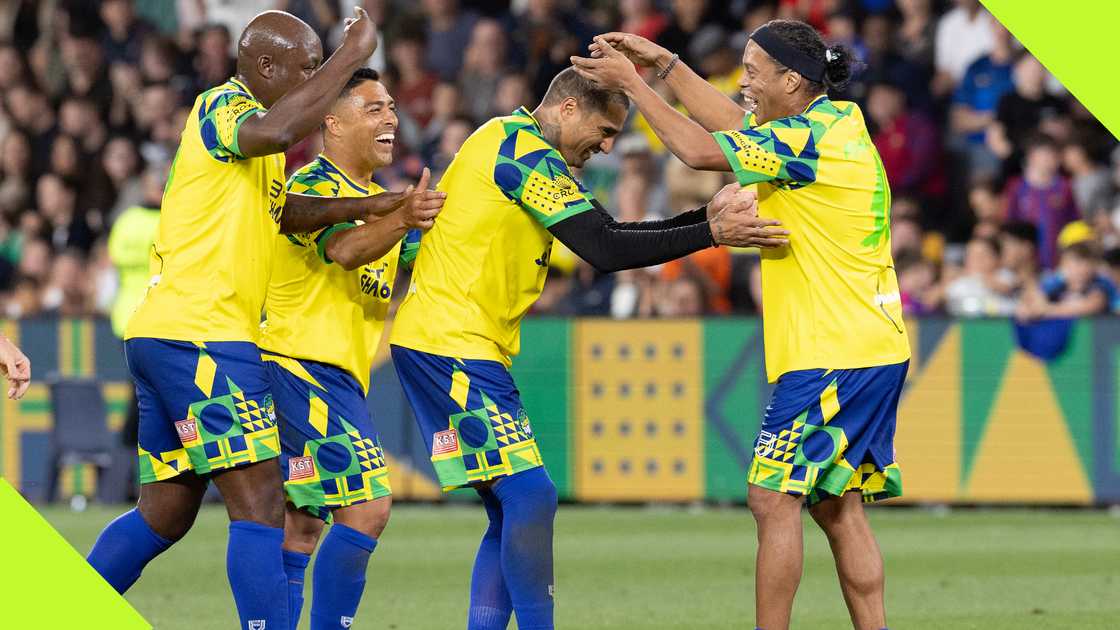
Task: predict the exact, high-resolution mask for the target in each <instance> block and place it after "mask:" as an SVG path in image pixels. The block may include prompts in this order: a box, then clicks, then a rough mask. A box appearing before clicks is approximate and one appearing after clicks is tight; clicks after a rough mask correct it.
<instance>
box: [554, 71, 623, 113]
mask: <svg viewBox="0 0 1120 630" xmlns="http://www.w3.org/2000/svg"><path fill="white" fill-rule="evenodd" d="M566 98H574V99H576V101H578V102H579V104H580V105H581V106H586V107H589V108H591V109H593V110H595V111H597V112H600V113H606V111H607V109H608V108H609V107H610V106H611V105H619V106H621V107H622V108H623V109H630V98H629V97H627V96H626V94H625V93H624V92H622V90H614V89H610V88H605V87H603V86H601V85H599V84H598V83H595V82H594V81H592V80H590V79H585V78H583V77H582V76H580V74H579V73H578V72H576V70H575V68H564V69H563V70H561V71H560V73H559V74H557V75H556V76H555V77H553V79H552V83H549V84H548V91H547V92H545V93H544V99H542V100H541V105H557V104H559V103H560V101H563V100H564V99H566Z"/></svg>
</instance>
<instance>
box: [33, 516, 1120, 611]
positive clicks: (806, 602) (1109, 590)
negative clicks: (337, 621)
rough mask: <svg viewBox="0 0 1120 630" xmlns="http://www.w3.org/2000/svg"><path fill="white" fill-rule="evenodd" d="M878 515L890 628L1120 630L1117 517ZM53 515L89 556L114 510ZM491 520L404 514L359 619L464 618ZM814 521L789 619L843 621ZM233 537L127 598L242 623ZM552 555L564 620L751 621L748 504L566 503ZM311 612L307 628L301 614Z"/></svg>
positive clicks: (195, 537)
mask: <svg viewBox="0 0 1120 630" xmlns="http://www.w3.org/2000/svg"><path fill="white" fill-rule="evenodd" d="M871 512H872V519H873V522H874V526H875V529H876V531H877V532H878V534H879V540H880V544H881V545H882V548H883V553H884V555H885V557H886V564H887V579H888V581H887V618H888V620H889V621H890V625H891V627H892V628H893V629H894V630H918V629H927V628H928V629H931V630H933V629H936V630H946V629H953V628H960V629H965V628H977V629H982V630H1002V629H1006V630H1011V629H1014V630H1024V629H1035V628H1040V629H1041V628H1053V629H1070V628H1078V629H1080V630H1087V629H1090V628H1102V629H1104V628H1120V518H1117V517H1116V516H1115V515H1110V514H1108V513H1106V512H1101V511H1095V512H1090V511H1045V510H1029V511H1028V510H987V511H977V510H955V511H952V512H949V513H944V514H942V513H935V512H932V511H929V510H918V509H907V508H875V509H873V510H872V511H871ZM43 513H44V515H45V516H46V517H47V519H48V520H50V521H51V523H53V524H54V526H55V527H57V528H58V529H59V530H60V531H61V532H62V534H63V535H64V536H66V538H67V539H68V540H70V541H71V542H72V543H73V544H74V546H75V547H77V549H78V550H79V551H80V552H82V553H83V554H84V553H85V552H86V551H88V549H89V547H90V545H91V544H92V542H93V540H94V538H95V537H96V536H97V533H98V531H99V530H100V529H101V527H102V526H103V525H104V524H105V523H106V522H107V521H108V520H109V519H110V518H112V517H113V516H115V515H116V514H117V513H118V510H116V509H108V508H104V507H95V508H91V509H90V510H89V511H87V512H84V513H80V514H79V513H73V512H70V511H68V510H66V509H64V508H46V509H44V511H43ZM484 521H485V516H484V514H483V512H482V510H481V508H476V507H474V506H468V505H450V506H411V505H404V506H399V507H397V508H395V509H394V514H393V519H392V521H391V522H390V524H389V528H388V529H387V530H386V533H385V535H384V536H383V537H382V543H381V545H380V546H379V547H378V549H377V551H376V553H375V554H374V556H373V560H372V562H371V563H370V572H369V581H368V583H367V587H366V594H365V600H364V601H363V603H362V607H361V609H360V610H359V611H358V615H357V618H356V623H355V627H357V628H378V629H382V630H386V629H399V630H453V629H455V628H463V627H464V626H465V623H464V620H465V617H466V607H467V592H468V581H469V576H470V568H471V561H472V558H473V554H474V549H475V546H476V544H477V541H478V538H479V536H480V535H481V532H482V530H483V529H484V528H485V523H484ZM806 525H807V528H806V565H805V574H804V578H803V579H802V582H801V590H800V592H799V593H798V596H797V603H796V605H795V610H794V622H793V627H794V628H798V629H800V628H805V629H809V628H844V627H847V626H848V621H847V613H846V611H845V609H844V604H843V601H842V600H841V597H840V590H839V587H838V586H837V583H836V577H835V574H834V572H833V567H832V562H831V557H830V555H829V552H828V546H827V544H826V542H825V540H824V538H823V536H822V535H821V534H820V532H819V531H816V530H815V529H813V525H812V523H811V522H810V521H808V520H807V521H806ZM225 544H226V517H225V512H224V510H222V509H221V508H220V507H215V506H208V507H207V508H205V510H204V512H203V514H201V515H200V517H199V520H198V523H197V524H196V525H195V528H194V529H193V530H192V531H191V533H190V534H189V535H188V536H187V537H186V538H185V539H184V540H183V541H182V542H180V543H179V544H177V545H176V546H175V547H173V548H172V550H171V551H169V552H168V553H166V554H164V555H163V556H162V557H160V558H159V559H157V560H156V561H155V562H154V563H153V564H152V565H151V566H149V567H148V569H147V570H146V571H145V573H144V576H143V577H142V578H141V580H140V582H139V583H138V584H137V585H136V586H135V587H134V588H133V589H132V591H131V592H130V593H129V594H128V599H129V600H130V601H131V602H132V603H133V605H135V606H136V608H137V609H138V610H139V611H140V612H141V613H142V614H143V615H144V616H145V617H146V618H147V619H148V620H149V621H150V622H151V623H152V624H153V625H154V626H155V627H156V628H158V629H160V630H179V629H182V630H188V629H189V630H198V629H210V628H218V629H223V630H224V629H229V628H234V627H236V624H237V619H236V615H235V614H234V613H233V600H232V597H231V595H230V593H229V586H228V584H227V582H226V577H225ZM556 555H557V595H556V602H557V627H559V628H561V629H575V628H579V629H589V630H590V629H596V630H598V629H607V628H610V629H617V630H622V629H626V630H661V629H669V628H672V629H675V630H684V629H688V630H692V629H704V630H709V629H711V630H714V629H721V630H722V629H728V630H730V629H735V630H740V629H743V628H746V629H748V630H749V629H751V628H753V625H752V624H751V621H752V620H753V607H754V603H753V598H754V596H753V593H754V591H753V581H752V580H753V577H752V567H753V561H754V525H753V523H752V520H751V517H750V514H749V513H748V512H747V511H746V510H745V509H742V508H739V509H685V508H667V507H654V508H618V507H575V506H562V507H561V509H560V515H559V517H558V522H557V533H556ZM308 576H309V578H310V570H309V572H308ZM308 587H309V588H310V579H308ZM308 596H309V597H310V592H309V593H308ZM308 602H310V599H308ZM303 619H304V625H301V626H300V627H301V628H303V627H306V621H307V610H306V609H305V610H304V615H303ZM90 627H91V628H92V627H95V626H90Z"/></svg>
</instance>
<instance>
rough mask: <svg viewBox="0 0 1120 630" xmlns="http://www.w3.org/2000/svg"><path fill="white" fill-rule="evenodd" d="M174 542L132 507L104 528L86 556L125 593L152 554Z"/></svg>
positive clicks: (102, 574)
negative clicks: (160, 533)
mask: <svg viewBox="0 0 1120 630" xmlns="http://www.w3.org/2000/svg"><path fill="white" fill-rule="evenodd" d="M172 544H173V541H170V540H167V539H166V538H164V537H163V536H160V535H159V534H157V533H155V532H154V531H152V528H151V527H150V526H149V525H148V523H147V521H145V520H144V517H143V516H141V515H140V510H138V509H136V508H132V509H131V510H129V511H127V512H125V513H124V514H121V515H120V516H118V517H117V518H116V520H114V521H113V522H111V523H109V524H108V525H106V526H105V529H103V530H101V535H99V536H98V537H97V542H95V543H93V549H90V550H89V557H87V558H86V560H87V561H88V562H89V563H90V565H91V566H93V568H94V569H96V570H97V572H98V573H100V574H101V577H103V578H105V581H106V582H108V583H109V584H110V585H111V586H112V587H113V588H115V589H117V592H118V593H123V592H125V591H127V590H128V588H129V587H130V586H132V585H133V584H134V583H135V582H136V579H137V578H139V577H140V572H141V571H143V570H144V567H145V566H147V565H148V563H149V562H150V561H151V560H152V558H154V557H156V556H158V555H159V554H161V553H163V552H164V551H166V550H167V548H168V547H170V546H171V545H172Z"/></svg>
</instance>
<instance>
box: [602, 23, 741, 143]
mask: <svg viewBox="0 0 1120 630" xmlns="http://www.w3.org/2000/svg"><path fill="white" fill-rule="evenodd" d="M596 40H597V41H595V42H592V43H591V46H590V49H591V56H592V57H594V58H599V57H602V56H603V51H602V46H603V44H602V43H600V41H598V40H602V41H603V42H606V43H607V44H609V45H610V46H612V47H614V48H615V49H616V50H618V51H620V52H622V53H623V54H624V55H626V57H627V58H628V59H630V61H632V62H634V63H636V64H638V65H639V66H643V67H647V68H649V67H652V68H656V69H657V71H658V72H659V73H660V72H662V71H664V70H665V68H666V67H668V65H669V63H670V62H671V61H672V58H673V53H672V52H670V51H669V50H666V49H665V48H663V47H661V46H658V45H657V44H655V43H653V42H651V41H649V40H648V39H646V38H644V37H641V36H639V35H633V34H631V33H604V34H603V35H600V36H599V37H598V38H596ZM665 84H666V85H668V86H669V88H670V89H672V90H673V94H675V95H676V97H677V98H678V99H680V101H681V103H683V104H684V106H685V107H686V108H687V109H688V113H690V114H692V117H693V118H695V119H696V120H697V121H698V122H699V123H700V124H701V125H703V126H704V128H705V129H707V130H708V131H721V130H723V129H739V128H740V127H742V125H743V117H744V116H746V114H747V111H746V110H745V109H743V108H742V107H740V106H739V105H738V104H737V103H735V101H733V100H731V99H730V98H728V97H727V95H725V94H724V93H723V92H720V91H719V90H718V89H717V88H716V87H715V86H714V85H712V84H711V83H708V82H707V81H706V80H704V77H701V76H700V75H698V74H696V73H695V72H694V71H693V70H692V68H689V67H688V65H687V64H685V63H684V62H683V61H677V63H676V65H674V66H673V69H672V70H671V71H670V72H669V74H668V76H666V77H665Z"/></svg>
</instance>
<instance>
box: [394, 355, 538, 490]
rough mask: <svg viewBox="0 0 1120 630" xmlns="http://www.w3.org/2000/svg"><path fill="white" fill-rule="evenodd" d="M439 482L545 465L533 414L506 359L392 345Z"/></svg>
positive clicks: (465, 481)
mask: <svg viewBox="0 0 1120 630" xmlns="http://www.w3.org/2000/svg"><path fill="white" fill-rule="evenodd" d="M392 353H393V365H394V366H395V367H396V368H397V375H398V376H399V377H400V381H401V387H402V388H403V389H404V392H405V395H406V396H407V397H408V401H409V404H410V405H411V406H412V411H413V413H414V415H415V416H416V423H417V425H418V426H419V428H420V435H422V436H423V439H424V441H425V445H426V446H427V447H428V453H429V454H430V455H431V460H432V466H433V467H434V468H435V471H436V476H438V477H439V482H440V486H441V487H442V488H443V489H444V490H445V491H447V490H453V489H455V488H460V487H463V486H468V485H470V484H473V483H479V482H483V481H489V480H491V479H497V478H498V477H505V476H508V475H513V474H516V473H519V472H521V471H523V470H529V469H531V468H536V467H538V466H542V465H543V462H542V461H541V453H540V449H539V448H538V447H537V441H536V440H535V439H534V437H533V429H532V427H531V426H530V424H529V416H528V415H527V414H526V413H525V408H524V407H523V406H522V404H521V398H520V396H519V394H518V392H517V386H516V385H515V384H514V382H513V378H512V377H511V376H510V373H509V371H508V370H506V367H505V366H504V365H502V364H501V363H499V362H497V361H487V360H482V359H458V358H453V357H445V356H441V355H436V354H428V353H426V352H421V351H419V350H412V349H410V348H404V347H401V346H392Z"/></svg>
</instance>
